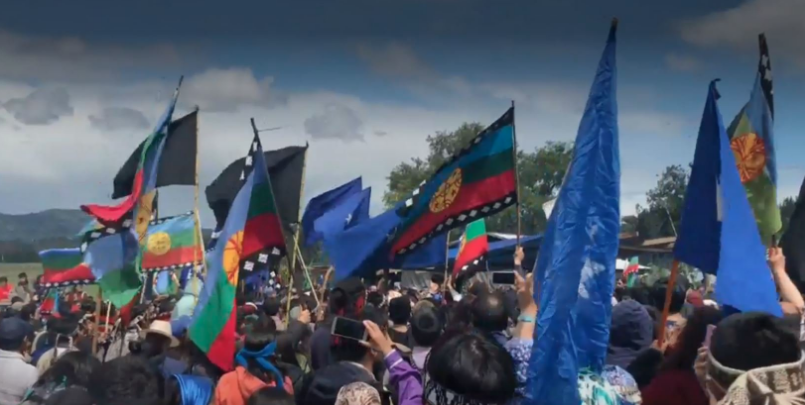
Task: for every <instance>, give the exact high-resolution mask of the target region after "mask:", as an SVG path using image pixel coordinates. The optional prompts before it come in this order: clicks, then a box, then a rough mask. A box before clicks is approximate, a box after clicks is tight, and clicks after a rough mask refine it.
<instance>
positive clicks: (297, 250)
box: [294, 238, 321, 306]
mask: <svg viewBox="0 0 805 405" xmlns="http://www.w3.org/2000/svg"><path fill="white" fill-rule="evenodd" d="M294 254H298V255H299V264H300V265H301V266H302V271H303V272H304V273H305V279H307V282H308V284H310V291H311V293H313V299H315V300H316V306H319V305H321V301H319V296H318V294H316V288H315V287H314V286H313V279H311V278H310V270H308V268H307V264H306V263H305V258H304V256H302V249H300V248H299V241H298V240H297V239H296V238H294Z"/></svg>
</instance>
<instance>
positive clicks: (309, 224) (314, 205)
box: [302, 177, 363, 246]
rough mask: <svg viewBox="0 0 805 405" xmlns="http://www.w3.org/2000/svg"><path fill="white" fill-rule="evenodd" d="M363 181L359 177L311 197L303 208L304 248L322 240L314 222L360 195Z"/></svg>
mask: <svg viewBox="0 0 805 405" xmlns="http://www.w3.org/2000/svg"><path fill="white" fill-rule="evenodd" d="M361 189H363V181H362V180H361V178H360V177H358V178H357V179H355V180H352V181H350V182H349V183H346V184H342V185H340V186H338V187H336V188H334V189H332V190H330V191H326V192H324V193H322V194H319V195H317V196H316V197H313V198H312V199H311V200H310V201H309V202H308V203H307V207H305V213H304V215H302V232H303V233H304V235H305V246H310V245H312V244H314V243H316V242H318V241H320V240H322V239H323V235H322V234H321V233H319V232H317V231H316V229H315V226H314V224H315V222H316V220H317V219H318V218H320V217H321V216H322V215H324V214H325V213H327V212H328V211H330V210H332V209H333V208H335V207H337V206H339V205H341V204H342V203H343V202H344V201H346V200H347V199H349V198H350V197H351V196H352V195H354V194H360V192H361Z"/></svg>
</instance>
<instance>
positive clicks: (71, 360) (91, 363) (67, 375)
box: [36, 352, 101, 388]
mask: <svg viewBox="0 0 805 405" xmlns="http://www.w3.org/2000/svg"><path fill="white" fill-rule="evenodd" d="M100 365H101V362H100V360H98V359H97V358H95V356H93V355H92V354H91V353H85V352H67V353H65V354H64V355H62V356H61V357H59V359H58V360H56V362H55V363H53V365H52V366H51V367H50V368H48V369H47V371H45V372H44V374H42V375H41V376H39V380H38V381H37V382H36V385H38V386H42V385H46V384H61V383H64V384H65V385H68V386H80V387H84V388H90V386H89V385H90V378H91V375H92V373H93V372H94V371H95V369H97V368H98V367H99V366H100Z"/></svg>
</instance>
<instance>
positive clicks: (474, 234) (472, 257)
mask: <svg viewBox="0 0 805 405" xmlns="http://www.w3.org/2000/svg"><path fill="white" fill-rule="evenodd" d="M488 252H489V241H488V239H487V237H486V222H485V221H484V220H483V219H479V220H477V221H473V222H471V223H470V224H469V225H467V228H466V229H465V230H464V235H463V236H462V237H461V245H460V246H459V248H458V254H457V255H456V261H455V263H454V265H453V279H454V280H455V279H456V278H457V277H461V278H462V279H466V278H467V277H472V276H473V275H474V274H475V273H477V272H478V271H480V270H483V269H484V268H485V266H484V264H485V262H486V260H485V259H486V254H487V253H488Z"/></svg>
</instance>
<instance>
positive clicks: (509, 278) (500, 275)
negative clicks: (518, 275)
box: [492, 271, 515, 285]
mask: <svg viewBox="0 0 805 405" xmlns="http://www.w3.org/2000/svg"><path fill="white" fill-rule="evenodd" d="M514 281H515V277H514V272H508V271H503V272H495V273H492V284H495V285H514Z"/></svg>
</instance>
